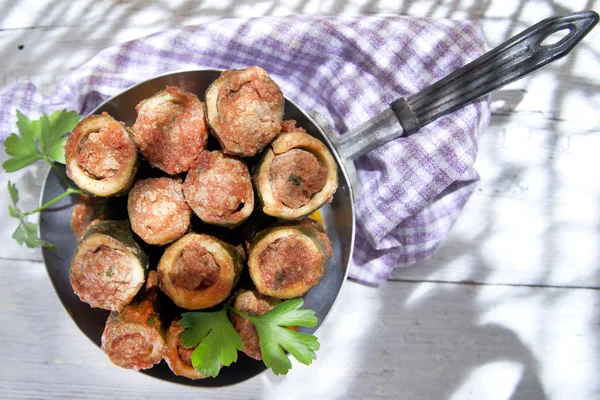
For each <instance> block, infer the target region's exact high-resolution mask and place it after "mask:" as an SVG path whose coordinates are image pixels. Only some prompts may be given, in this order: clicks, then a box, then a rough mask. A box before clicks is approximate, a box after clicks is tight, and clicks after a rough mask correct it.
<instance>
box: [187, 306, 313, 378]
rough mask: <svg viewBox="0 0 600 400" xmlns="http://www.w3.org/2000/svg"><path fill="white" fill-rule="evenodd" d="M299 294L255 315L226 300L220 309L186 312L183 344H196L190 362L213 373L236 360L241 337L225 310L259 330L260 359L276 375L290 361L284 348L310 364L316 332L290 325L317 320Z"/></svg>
mask: <svg viewBox="0 0 600 400" xmlns="http://www.w3.org/2000/svg"><path fill="white" fill-rule="evenodd" d="M303 305H304V300H303V299H302V298H296V299H291V300H286V301H284V302H283V303H280V304H279V305H277V306H275V307H274V308H273V309H272V310H270V311H268V312H266V313H264V314H262V315H257V316H251V315H248V314H246V313H244V312H242V311H240V310H237V309H235V308H233V307H231V305H229V304H226V305H225V307H223V309H222V310H221V311H215V312H187V313H184V314H183V315H182V319H181V322H180V323H181V326H183V327H184V328H185V331H184V332H183V333H182V334H181V340H182V342H183V346H184V347H187V348H190V347H194V346H197V347H196V349H195V350H194V352H193V353H192V365H193V366H194V368H196V369H197V370H198V371H199V372H200V373H201V374H202V375H204V376H212V377H215V376H217V375H218V374H219V370H220V369H221V365H224V366H229V365H231V363H233V362H235V361H237V350H242V346H243V343H242V339H241V338H240V335H239V334H238V333H237V332H236V331H235V329H234V328H233V325H232V324H231V322H230V321H229V318H227V310H230V311H231V312H233V313H236V314H238V315H240V316H242V317H244V318H247V319H248V320H250V321H251V322H252V323H253V324H254V326H255V327H256V332H257V333H258V338H259V344H260V350H261V352H262V357H263V362H264V363H265V365H266V366H267V367H268V368H271V370H272V371H273V373H274V374H275V375H280V374H281V375H285V374H287V373H288V371H289V370H290V369H291V368H292V363H291V361H290V360H289V358H288V357H287V356H286V354H285V352H284V351H287V352H289V353H290V354H291V355H292V356H293V357H294V358H296V360H298V361H299V362H300V363H302V364H305V365H310V364H311V363H312V361H313V360H316V359H317V355H316V353H315V351H317V350H319V347H320V345H319V341H318V340H317V338H316V336H314V335H310V334H306V333H298V332H295V331H293V330H291V329H289V327H290V326H303V327H308V328H311V327H314V326H316V325H317V323H318V319H317V317H316V316H315V312H314V311H312V310H308V309H301V307H302V306H303Z"/></svg>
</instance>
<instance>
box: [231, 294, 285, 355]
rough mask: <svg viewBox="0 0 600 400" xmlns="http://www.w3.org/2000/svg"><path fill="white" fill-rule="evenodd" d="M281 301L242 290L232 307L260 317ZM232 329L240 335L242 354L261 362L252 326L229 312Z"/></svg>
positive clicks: (256, 334)
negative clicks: (242, 344) (242, 345)
mask: <svg viewBox="0 0 600 400" xmlns="http://www.w3.org/2000/svg"><path fill="white" fill-rule="evenodd" d="M279 303H281V300H279V299H275V298H273V297H268V296H263V295H262V294H260V293H257V292H256V291H255V290H244V291H240V293H239V294H238V295H237V296H236V298H235V302H234V304H233V307H234V308H235V309H236V310H240V311H242V312H244V313H246V314H248V315H250V316H256V315H262V314H264V313H266V312H267V311H269V310H272V309H273V308H274V307H275V306H276V305H277V304H279ZM230 318H231V322H232V324H233V327H234V328H235V330H236V331H237V333H239V334H240V337H241V338H242V342H243V343H244V347H243V348H242V352H243V353H245V354H246V355H247V356H248V357H252V358H254V359H255V360H259V361H260V360H262V353H261V351H260V341H259V339H258V333H256V328H255V327H254V324H253V323H252V322H250V321H249V320H247V319H246V318H244V317H242V316H240V315H237V314H235V313H233V312H230Z"/></svg>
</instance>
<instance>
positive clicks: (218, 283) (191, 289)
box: [158, 233, 243, 310]
mask: <svg viewBox="0 0 600 400" xmlns="http://www.w3.org/2000/svg"><path fill="white" fill-rule="evenodd" d="M239 251H240V250H239V249H238V248H235V247H233V246H231V245H229V244H227V243H225V242H222V241H221V240H219V239H217V238H215V237H212V236H209V235H203V234H197V233H188V234H187V235H185V236H183V237H182V238H181V239H179V240H177V241H176V242H175V243H173V244H171V245H170V246H169V247H168V248H167V249H166V250H165V252H164V254H163V256H162V257H161V259H160V261H159V263H158V274H159V280H160V288H161V290H162V291H163V292H165V294H166V295H167V296H169V297H170V298H171V300H173V302H174V303H175V304H176V305H178V306H179V307H181V308H185V309H188V310H200V309H203V308H208V307H212V306H214V305H217V304H219V303H220V302H222V301H223V300H225V299H226V298H227V297H228V296H229V295H230V294H231V291H232V290H233V288H234V286H235V285H236V284H237V281H238V279H239V277H240V274H241V272H242V266H243V259H242V255H241V254H240V252H239Z"/></svg>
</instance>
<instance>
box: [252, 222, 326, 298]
mask: <svg viewBox="0 0 600 400" xmlns="http://www.w3.org/2000/svg"><path fill="white" fill-rule="evenodd" d="M331 256H332V252H331V242H330V241H329V238H328V237H327V235H325V232H324V231H323V228H322V227H321V226H320V225H319V224H318V223H317V222H315V221H313V220H311V219H309V218H306V219H303V220H301V221H297V222H295V223H288V224H285V225H280V226H276V227H274V228H268V229H265V230H263V231H261V232H259V233H258V234H257V235H256V236H255V238H254V239H253V240H252V243H251V244H250V249H249V251H248V268H249V271H250V277H251V278H252V281H253V282H254V285H255V286H256V289H257V290H258V291H259V292H260V293H261V294H264V295H267V296H271V297H276V298H279V299H289V298H292V297H298V296H302V295H304V293H306V292H307V291H308V290H309V289H310V288H311V287H313V286H315V285H316V284H317V283H319V281H320V280H321V278H322V277H323V275H324V274H325V271H326V269H327V266H328V265H329V262H330V261H331Z"/></svg>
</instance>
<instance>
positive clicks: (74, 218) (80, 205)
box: [71, 194, 96, 240]
mask: <svg viewBox="0 0 600 400" xmlns="http://www.w3.org/2000/svg"><path fill="white" fill-rule="evenodd" d="M95 199H96V198H95V197H94V196H91V195H89V194H82V195H80V197H79V200H78V201H77V203H76V204H75V207H73V213H72V214H71V228H72V229H73V233H74V234H75V236H76V237H77V239H78V240H79V239H81V238H82V237H83V235H84V234H85V231H86V230H87V228H88V227H89V225H90V222H92V217H93V215H94V208H95Z"/></svg>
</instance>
